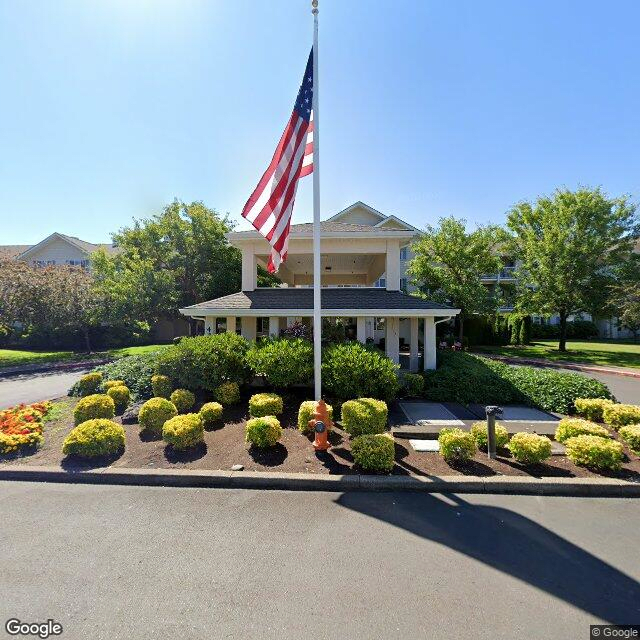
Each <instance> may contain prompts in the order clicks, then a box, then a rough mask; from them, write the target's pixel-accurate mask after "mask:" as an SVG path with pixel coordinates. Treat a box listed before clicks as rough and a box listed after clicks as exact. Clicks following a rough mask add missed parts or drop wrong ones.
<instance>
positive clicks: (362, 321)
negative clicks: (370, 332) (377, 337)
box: [356, 316, 367, 344]
mask: <svg viewBox="0 0 640 640" xmlns="http://www.w3.org/2000/svg"><path fill="white" fill-rule="evenodd" d="M366 321H367V319H366V318H365V317H364V316H358V317H357V318H356V337H357V339H358V342H362V344H365V343H366V342H367V326H366Z"/></svg>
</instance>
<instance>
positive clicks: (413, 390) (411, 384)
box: [402, 373, 424, 398]
mask: <svg viewBox="0 0 640 640" xmlns="http://www.w3.org/2000/svg"><path fill="white" fill-rule="evenodd" d="M402 386H403V387H404V392H405V394H406V395H408V396H412V397H414V398H415V397H418V396H421V395H422V394H423V393H424V378H423V377H422V376H421V375H420V374H418V373H405V374H404V375H403V376H402Z"/></svg>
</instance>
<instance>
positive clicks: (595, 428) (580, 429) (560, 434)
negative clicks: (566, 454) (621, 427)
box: [555, 418, 611, 442]
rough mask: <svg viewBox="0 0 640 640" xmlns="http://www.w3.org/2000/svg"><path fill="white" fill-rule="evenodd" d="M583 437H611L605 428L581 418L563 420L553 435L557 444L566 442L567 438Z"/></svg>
mask: <svg viewBox="0 0 640 640" xmlns="http://www.w3.org/2000/svg"><path fill="white" fill-rule="evenodd" d="M583 435H588V436H600V437H601V438H609V437H611V436H610V434H609V431H608V430H607V429H606V427H602V426H600V425H599V424H596V423H595V422H589V420H583V419H582V418H563V419H562V420H560V422H558V426H557V427H556V435H555V438H556V440H557V441H558V442H566V441H567V440H568V439H569V438H573V437H575V436H583Z"/></svg>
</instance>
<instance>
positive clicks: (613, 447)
mask: <svg viewBox="0 0 640 640" xmlns="http://www.w3.org/2000/svg"><path fill="white" fill-rule="evenodd" d="M565 446H566V448H567V458H569V460H571V461H572V462H574V463H575V464H577V465H580V466H583V467H588V468H590V469H595V470H597V471H602V470H604V471H617V470H618V469H620V466H621V465H622V458H623V455H624V449H623V447H622V445H621V444H620V443H619V442H616V441H615V440H610V439H608V438H600V437H598V436H587V435H584V436H576V437H575V438H569V439H568V440H567V442H566V443H565Z"/></svg>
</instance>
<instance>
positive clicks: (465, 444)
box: [438, 427, 476, 462]
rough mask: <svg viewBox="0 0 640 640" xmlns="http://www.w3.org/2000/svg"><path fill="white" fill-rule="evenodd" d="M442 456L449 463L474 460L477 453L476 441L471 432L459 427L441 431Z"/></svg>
mask: <svg viewBox="0 0 640 640" xmlns="http://www.w3.org/2000/svg"><path fill="white" fill-rule="evenodd" d="M438 444H439V445H440V455H441V456H442V457H443V458H444V459H445V460H446V461H447V462H462V461H464V460H469V459H470V458H473V456H474V455H475V453H476V440H475V438H474V437H473V434H472V433H471V432H469V431H463V430H462V429H458V428H457V427H454V428H448V427H445V428H444V429H441V430H440V435H438Z"/></svg>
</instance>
